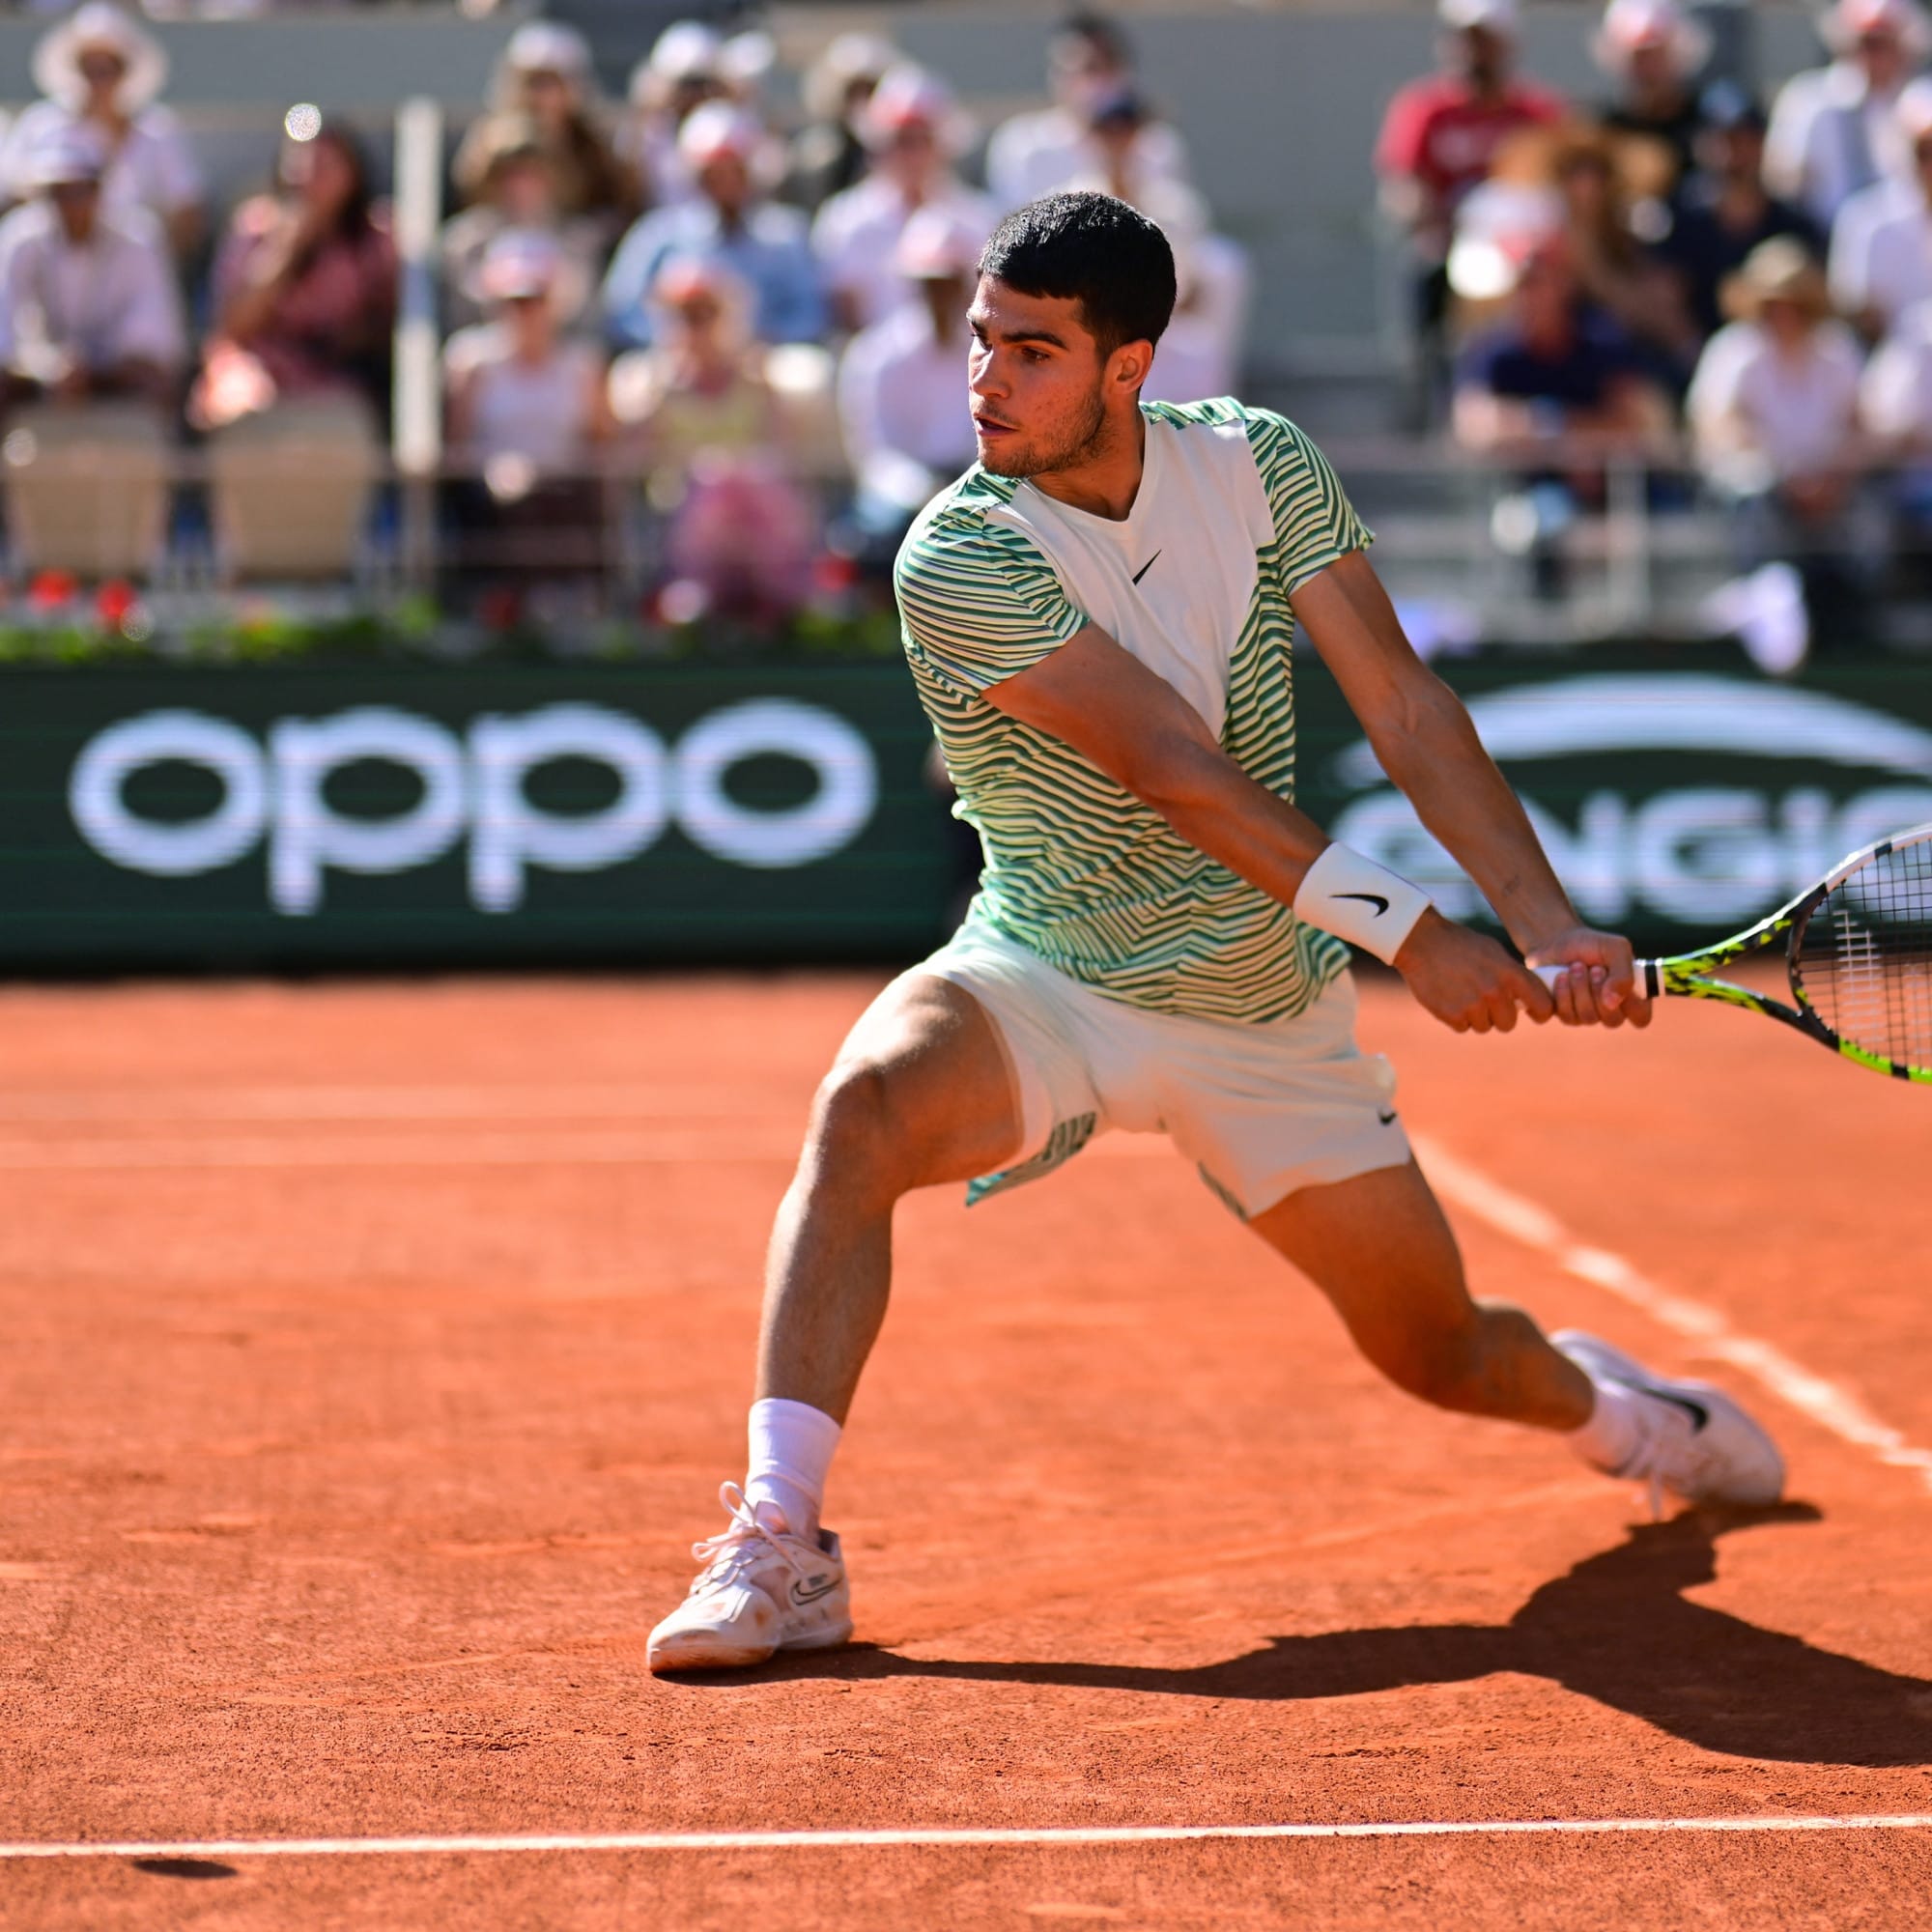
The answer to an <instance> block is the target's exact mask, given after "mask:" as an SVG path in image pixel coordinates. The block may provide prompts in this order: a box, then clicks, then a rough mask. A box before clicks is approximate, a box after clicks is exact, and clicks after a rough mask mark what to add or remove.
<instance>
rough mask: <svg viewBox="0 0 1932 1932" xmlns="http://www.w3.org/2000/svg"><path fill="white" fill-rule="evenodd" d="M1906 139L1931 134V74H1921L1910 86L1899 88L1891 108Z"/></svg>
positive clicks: (1916, 139) (1920, 137) (1919, 137)
mask: <svg viewBox="0 0 1932 1932" xmlns="http://www.w3.org/2000/svg"><path fill="white" fill-rule="evenodd" d="M1891 111H1892V112H1893V113H1894V114H1895V115H1896V116H1897V117H1898V126H1899V128H1900V131H1901V132H1903V134H1904V135H1905V138H1906V139H1907V140H1908V141H1914V142H1917V141H1922V140H1924V138H1925V137H1926V135H1927V134H1932V76H1928V75H1925V74H1921V75H1920V76H1919V77H1918V79H1917V80H1915V81H1913V82H1912V83H1911V85H1910V86H1908V87H1905V88H1902V89H1900V91H1899V96H1898V100H1897V103H1896V104H1895V105H1894V106H1893V108H1892V110H1891Z"/></svg>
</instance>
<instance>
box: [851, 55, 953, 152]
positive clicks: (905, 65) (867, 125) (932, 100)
mask: <svg viewBox="0 0 1932 1932" xmlns="http://www.w3.org/2000/svg"><path fill="white" fill-rule="evenodd" d="M909 127H925V128H931V129H932V131H933V133H934V135H935V136H936V137H937V138H938V140H939V143H940V145H941V146H942V147H944V148H946V149H947V150H948V151H949V152H951V153H954V154H957V153H958V152H959V151H960V150H961V149H963V148H965V147H967V146H969V145H970V144H971V141H972V128H971V126H970V124H968V122H967V121H966V117H965V116H964V115H963V114H961V113H960V111H959V108H958V106H957V104H956V103H955V101H954V100H953V98H952V89H951V88H950V87H948V86H947V84H946V83H945V82H944V81H943V80H941V79H940V77H939V76H938V75H937V74H936V73H928V72H927V71H925V69H924V68H923V67H915V66H913V64H912V63H911V62H910V61H904V62H901V63H900V64H899V65H898V66H897V67H894V68H889V69H888V70H887V71H885V72H884V73H883V74H881V75H880V76H879V84H878V86H877V87H875V88H873V90H872V97H871V99H869V100H867V102H866V105H865V109H864V111H863V112H862V113H861V115H860V117H859V131H860V133H861V135H862V136H863V137H864V139H865V142H866V145H867V147H868V148H883V147H886V146H888V145H889V144H890V143H891V141H892V138H893V136H894V135H895V133H897V132H898V130H899V129H900V128H909Z"/></svg>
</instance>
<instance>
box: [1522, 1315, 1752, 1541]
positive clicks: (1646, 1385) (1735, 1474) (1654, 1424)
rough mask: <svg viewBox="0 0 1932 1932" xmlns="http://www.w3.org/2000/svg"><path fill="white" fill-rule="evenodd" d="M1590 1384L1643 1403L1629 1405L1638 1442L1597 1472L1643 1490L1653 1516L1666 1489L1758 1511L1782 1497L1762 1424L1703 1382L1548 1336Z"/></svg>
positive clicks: (1592, 1344) (1573, 1332) (1575, 1336)
mask: <svg viewBox="0 0 1932 1932" xmlns="http://www.w3.org/2000/svg"><path fill="white" fill-rule="evenodd" d="M1549 1343H1550V1346H1551V1347H1552V1348H1553V1349H1556V1350H1559V1351H1560V1352H1561V1353H1563V1354H1565V1355H1568V1356H1569V1357H1570V1359H1571V1360H1572V1361H1573V1362H1575V1363H1576V1364H1577V1367H1578V1368H1579V1369H1581V1370H1582V1371H1583V1373H1584V1374H1585V1375H1586V1376H1588V1377H1589V1378H1590V1379H1591V1380H1592V1381H1593V1382H1615V1383H1618V1384H1620V1385H1621V1386H1622V1387H1624V1388H1627V1389H1631V1390H1633V1391H1634V1393H1636V1394H1637V1395H1640V1396H1643V1397H1646V1398H1647V1400H1645V1401H1644V1402H1641V1403H1639V1404H1638V1405H1637V1408H1638V1412H1639V1414H1640V1416H1641V1418H1642V1425H1643V1439H1642V1440H1641V1441H1640V1442H1639V1443H1638V1444H1637V1446H1636V1448H1635V1450H1634V1452H1633V1453H1632V1454H1631V1455H1630V1456H1629V1457H1628V1458H1627V1459H1626V1460H1625V1461H1624V1463H1622V1465H1621V1466H1620V1467H1618V1468H1615V1469H1606V1470H1605V1472H1604V1473H1605V1475H1610V1476H1623V1477H1628V1478H1629V1479H1631V1480H1632V1481H1634V1482H1640V1483H1648V1484H1649V1485H1650V1504H1651V1510H1652V1513H1653V1514H1656V1513H1657V1512H1658V1509H1659V1505H1660V1503H1661V1501H1662V1494H1661V1492H1662V1491H1664V1490H1669V1491H1670V1492H1672V1493H1673V1494H1675V1495H1679V1496H1682V1497H1683V1498H1684V1500H1685V1501H1686V1502H1690V1503H1732V1504H1742V1505H1746V1506H1747V1507H1751V1508H1759V1507H1762V1506H1764V1505H1765V1504H1768V1503H1775V1502H1776V1500H1777V1499H1778V1497H1779V1496H1780V1495H1782V1494H1783V1492H1784V1459H1783V1457H1781V1456H1780V1455H1779V1454H1778V1453H1777V1444H1776V1443H1775V1442H1774V1441H1773V1440H1772V1439H1771V1436H1770V1435H1769V1434H1767V1432H1766V1431H1765V1429H1764V1428H1763V1426H1762V1425H1761V1424H1759V1423H1757V1422H1754V1421H1753V1420H1752V1419H1751V1417H1750V1416H1749V1415H1747V1413H1746V1412H1745V1410H1744V1408H1743V1406H1741V1405H1740V1404H1738V1403H1736V1402H1734V1401H1732V1399H1731V1398H1730V1397H1729V1396H1727V1395H1726V1394H1725V1393H1724V1392H1723V1390H1722V1389H1720V1388H1714V1387H1713V1386H1712V1385H1711V1384H1710V1383H1709V1382H1698V1381H1682V1380H1676V1379H1673V1378H1668V1377H1664V1376H1659V1375H1653V1374H1652V1373H1651V1372H1650V1370H1648V1369H1646V1368H1645V1367H1644V1366H1643V1364H1642V1363H1641V1362H1637V1361H1634V1360H1633V1359H1632V1358H1631V1357H1630V1356H1629V1355H1626V1354H1625V1353H1624V1352H1623V1350H1621V1349H1613V1348H1611V1346H1610V1345H1609V1343H1607V1342H1604V1341H1600V1340H1599V1339H1598V1338H1597V1337H1596V1336H1595V1335H1585V1334H1583V1333H1582V1332H1581V1331H1580V1330H1577V1329H1575V1328H1566V1329H1565V1330H1563V1331H1562V1333H1560V1334H1556V1335H1552V1336H1550V1338H1549Z"/></svg>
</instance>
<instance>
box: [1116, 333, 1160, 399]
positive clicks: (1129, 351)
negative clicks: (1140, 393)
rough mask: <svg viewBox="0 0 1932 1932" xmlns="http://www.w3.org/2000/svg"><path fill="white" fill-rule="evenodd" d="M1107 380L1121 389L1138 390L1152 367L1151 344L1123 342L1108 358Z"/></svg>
mask: <svg viewBox="0 0 1932 1932" xmlns="http://www.w3.org/2000/svg"><path fill="white" fill-rule="evenodd" d="M1109 362H1110V365H1111V366H1110V367H1109V369H1108V371H1107V375H1108V379H1109V380H1110V381H1111V382H1113V383H1114V384H1116V385H1117V386H1118V387H1120V388H1122V389H1135V390H1138V389H1139V388H1140V387H1141V385H1142V384H1144V383H1145V382H1146V381H1147V379H1148V371H1149V370H1150V369H1151V368H1152V367H1153V344H1152V343H1151V342H1123V343H1122V344H1121V346H1120V347H1119V348H1118V349H1117V350H1115V351H1114V353H1113V355H1112V356H1111V357H1110V358H1109Z"/></svg>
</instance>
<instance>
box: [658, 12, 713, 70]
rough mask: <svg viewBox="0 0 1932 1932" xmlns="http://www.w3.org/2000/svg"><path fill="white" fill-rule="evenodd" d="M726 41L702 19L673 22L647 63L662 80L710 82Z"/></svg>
mask: <svg viewBox="0 0 1932 1932" xmlns="http://www.w3.org/2000/svg"><path fill="white" fill-rule="evenodd" d="M724 51H725V38H724V36H723V35H722V34H720V33H719V32H718V30H717V29H716V28H715V27H707V26H706V25H705V24H704V22H703V21H702V20H673V21H672V22H671V23H670V25H669V26H668V27H667V28H666V29H665V30H664V32H663V33H661V34H660V35H659V36H658V37H657V40H656V42H655V43H653V44H652V47H651V56H650V60H649V62H648V63H647V65H648V67H649V69H650V71H651V72H652V73H654V74H656V75H657V77H658V78H659V79H660V80H671V81H677V80H708V79H710V78H712V77H713V76H714V75H715V74H716V73H717V71H718V60H719V56H720V55H721V54H722V53H723V52H724Z"/></svg>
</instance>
